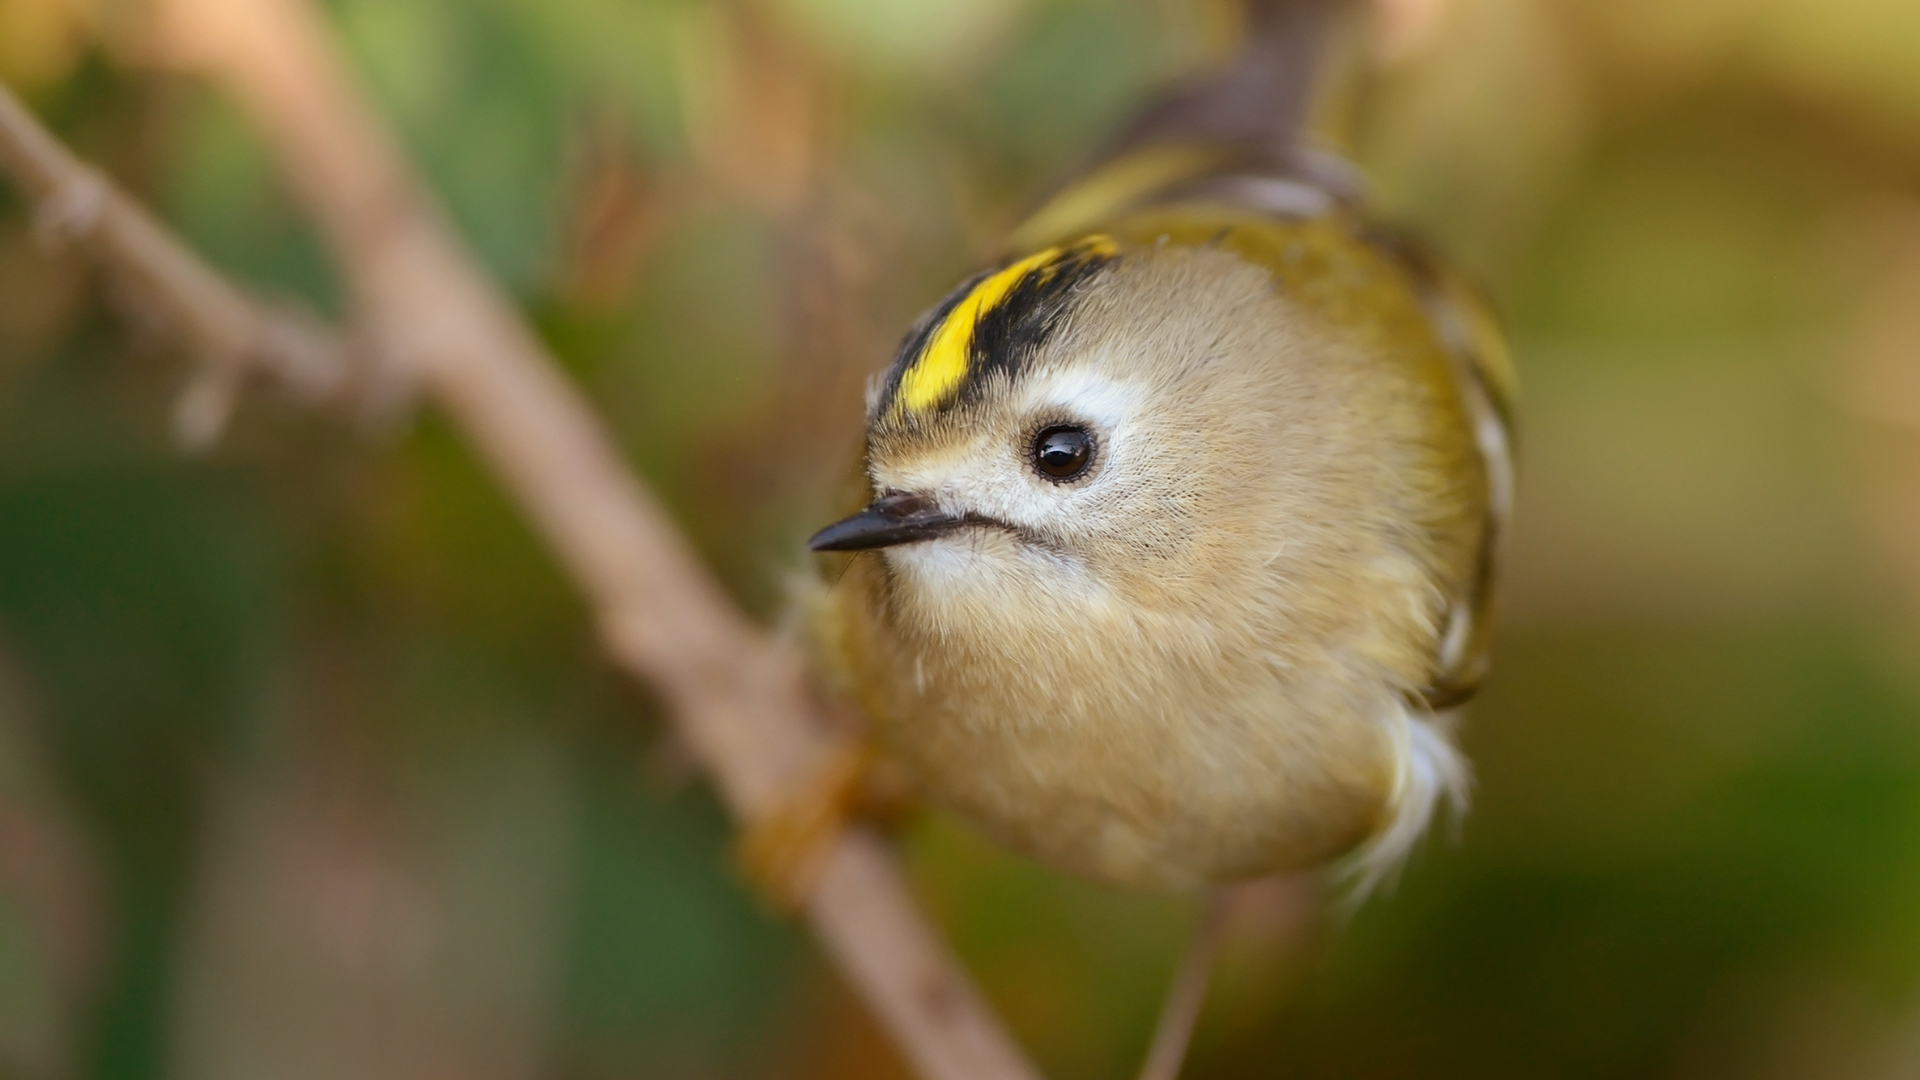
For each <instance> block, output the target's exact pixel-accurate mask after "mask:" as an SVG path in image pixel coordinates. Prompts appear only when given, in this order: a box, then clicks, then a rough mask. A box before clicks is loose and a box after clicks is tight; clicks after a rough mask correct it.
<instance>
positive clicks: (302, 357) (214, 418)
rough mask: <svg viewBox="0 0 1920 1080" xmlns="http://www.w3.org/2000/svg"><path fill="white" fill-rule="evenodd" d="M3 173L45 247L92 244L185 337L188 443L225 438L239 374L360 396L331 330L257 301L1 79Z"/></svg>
mask: <svg viewBox="0 0 1920 1080" xmlns="http://www.w3.org/2000/svg"><path fill="white" fill-rule="evenodd" d="M0 171H4V172H5V173H7V174H9V175H11V176H12V177H13V178H14V180H15V181H16V182H17V183H18V184H19V185H20V188H21V190H22V192H23V193H24V194H25V195H26V197H27V200H28V202H29V204H30V205H32V206H33V207H34V226H35V232H36V233H38V235H39V238H40V241H41V243H43V244H44V245H46V246H48V247H54V248H57V247H66V246H72V247H77V248H80V249H82V250H85V251H87V252H89V253H91V254H92V255H94V256H95V257H96V258H98V259H99V260H100V262H101V264H102V265H103V266H105V267H107V268H109V269H110V270H111V271H112V272H113V273H114V274H115V275H116V277H117V278H118V279H119V281H120V282H121V283H122V284H123V285H125V286H127V288H126V289H125V290H123V293H122V295H124V296H126V297H127V298H128V299H130V300H131V301H132V302H133V303H135V304H136V305H138V306H139V308H140V309H141V311H142V313H143V314H145V315H148V316H152V317H153V318H154V321H157V322H160V323H162V324H164V325H166V326H167V327H168V328H169V329H170V330H172V331H173V332H174V333H176V334H177V335H178V336H180V337H181V338H183V339H184V342H185V344H186V345H187V346H188V347H189V348H190V349H192V351H193V352H194V354H195V355H196V356H197V357H198V358H199V361H200V364H201V368H200V372H199V374H198V375H197V376H196V377H195V379H194V380H193V382H192V383H191V384H190V385H189V386H188V389H187V392H186V393H185V394H184V395H182V396H181V399H180V407H179V409H178V411H177V412H176V414H175V421H176V429H177V430H178V432H179V434H180V436H181V438H182V440H183V441H185V442H186V443H188V444H189V445H191V446H204V445H207V444H209V443H211V442H212V441H213V440H214V439H216V438H218V436H219V434H220V431H221V429H222V428H224V427H225V424H226V418H227V414H228V412H229V411H230V409H231V407H232V404H233V399H234V396H235V394H236V393H237V391H238V389H239V386H240V383H241V382H242V381H243V380H244V378H245V377H246V376H247V375H248V374H250V373H260V374H264V375H266V376H268V377H269V378H271V379H273V380H274V381H275V382H277V383H278V384H280V386H281V387H282V388H283V389H285V390H287V391H288V392H290V393H291V394H292V395H293V396H294V397H296V398H297V399H299V400H301V401H303V402H305V403H307V404H310V405H326V406H343V407H351V406H355V405H359V404H361V403H362V402H363V399H364V398H365V397H366V396H367V389H368V380H367V379H365V378H364V373H363V372H361V371H359V370H357V369H356V368H355V366H354V365H353V364H351V363H349V362H348V357H347V351H346V350H345V349H344V348H343V347H342V346H341V343H340V341H339V339H338V338H337V336H336V335H334V334H332V333H330V332H329V331H327V330H326V329H325V328H323V327H321V326H320V325H318V324H317V323H316V322H315V321H314V320H312V319H310V318H306V317H303V316H302V315H301V314H300V313H298V312H295V311H293V310H291V309H277V308H274V307H271V306H268V305H265V304H262V303H258V302H255V301H253V300H250V299H249V298H248V297H247V296H246V295H245V294H243V293H242V292H241V291H240V290H239V289H237V288H235V287H234V286H233V285H231V284H230V283H228V282H227V280H226V279H225V278H223V277H222V276H221V275H220V273H219V272H218V271H216V270H214V269H213V268H212V267H210V266H208V265H207V264H206V262H205V261H204V260H202V259H201V258H200V257H199V256H198V255H196V254H195V253H194V252H193V251H192V249H190V248H188V247H187V246H186V245H185V244H183V243H181V242H180V240H179V239H178V238H176V237H175V236H174V235H173V234H172V233H170V232H168V231H167V230H166V228H165V227H163V226H162V225H161V224H160V223H159V222H157V221H155V220H154V219H153V216H152V215H151V214H149V213H147V211H146V210H145V209H143V208H142V207H141V206H140V205H139V204H137V203H135V202H134V201H133V200H131V199H129V198H127V197H126V196H125V195H122V194H121V193H120V192H119V191H117V190H116V189H115V188H114V187H113V185H112V184H110V183H108V182H107V181H106V180H105V178H103V177H102V176H101V175H100V174H99V173H98V172H96V171H95V170H93V169H92V168H90V167H88V166H87V165H85V164H84V163H82V162H81V161H80V160H79V159H78V158H75V157H74V156H73V155H72V154H71V153H69V152H68V151H67V149H66V147H64V146H62V145H61V144H60V142H59V140H57V139H55V138H54V137H53V136H52V135H50V134H49V133H48V132H47V131H46V129H44V128H42V127H41V126H40V125H39V123H38V122H36V121H35V120H34V119H33V117H32V116H31V115H30V114H28V113H27V111H26V109H24V108H23V107H22V106H21V105H20V103H19V101H17V100H16V99H15V98H14V97H13V96H12V95H10V94H8V93H7V92H6V91H5V89H4V88H0Z"/></svg>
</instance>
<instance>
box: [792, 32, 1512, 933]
mask: <svg viewBox="0 0 1920 1080" xmlns="http://www.w3.org/2000/svg"><path fill="white" fill-rule="evenodd" d="M1355 7H1356V5H1354V4H1350V3H1345V2H1342V0H1248V2H1247V3H1246V4H1245V5H1244V14H1245V18H1244V25H1245V27H1246V34H1245V40H1244V44H1243V45H1242V47H1241V49H1240V51H1239V53H1238V54H1237V56H1236V57H1235V58H1234V59H1233V60H1232V61H1231V62H1229V63H1228V64H1226V65H1225V66H1224V67H1223V68H1221V69H1220V70H1219V71H1216V72H1214V73H1212V74H1209V75H1205V76H1202V77H1200V78H1198V79H1197V80H1194V81H1192V82H1190V83H1188V84H1186V85H1183V86H1180V87H1176V88H1175V89H1173V90H1172V91H1169V92H1167V93H1165V94H1164V95H1162V96H1161V97H1159V98H1158V99H1156V100H1154V101H1152V102H1150V103H1149V104H1148V105H1147V106H1146V107H1145V108H1143V109H1142V110H1141V111H1140V112H1139V113H1137V114H1136V116H1135V117H1134V118H1133V120H1132V121H1131V122H1130V123H1128V124H1126V125H1124V126H1123V127H1122V128H1121V130H1120V131H1119V132H1118V133H1117V134H1116V135H1115V136H1114V137H1112V138H1111V139H1110V140H1109V141H1108V142H1107V144H1106V145H1105V146H1104V147H1103V148H1102V149H1101V150H1100V151H1099V152H1097V153H1096V154H1095V155H1094V157H1093V159H1092V161H1091V162H1090V163H1089V164H1088V165H1087V166H1086V167H1085V168H1084V169H1083V170H1082V171H1081V172H1080V173H1079V174H1078V175H1076V176H1075V177H1073V178H1072V179H1070V180H1069V181H1068V182H1067V183H1065V184H1064V185H1062V186H1061V187H1060V188H1059V189H1057V190H1056V192H1055V193H1054V194H1052V195H1051V196H1050V197H1047V198H1045V199H1044V200H1042V201H1041V202H1040V203H1039V205H1038V208H1037V209H1036V210H1035V212H1033V213H1032V214H1031V215H1030V216H1029V217H1028V218H1027V219H1026V221H1025V222H1024V223H1023V224H1022V225H1020V226H1019V227H1017V228H1016V229H1014V230H1013V232H1012V234H1011V236H1010V237H1009V240H1008V243H1007V245H1006V248H1005V251H1004V252H1003V254H1002V255H1001V257H999V258H997V259H995V260H993V261H991V262H990V263H989V264H988V265H987V266H986V267H985V268H984V269H982V270H980V271H979V272H978V273H975V274H973V275H972V276H970V277H967V278H966V279H965V280H964V281H962V282H961V283H960V284H959V285H958V286H957V287H956V288H954V289H952V290H951V291H950V292H949V293H947V294H946V295H945V296H944V297H943V298H942V299H940V300H939V301H938V302H937V303H935V304H934V305H933V306H932V307H931V308H930V309H929V310H928V311H927V312H926V314H925V315H924V316H923V317H921V318H920V319H919V321H918V322H917V323H916V324H915V325H914V326H913V327H912V328H911V329H910V330H909V331H908V332H907V333H906V335H905V338H904V340H903V342H902V344H901V345H900V347H899V349H898V352H897V354H896V355H895V356H894V357H893V358H892V360H891V362H890V363H888V364H887V365H886V366H885V368H884V369H883V370H881V371H880V372H879V373H878V374H877V375H876V376H875V377H874V378H873V379H872V380H871V382H870V384H869V387H868V390H867V396H866V410H865V419H864V424H865V427H864V439H863V446H862V449H861V454H860V460H859V466H858V472H859V476H860V479H861V488H862V491H861V495H860V498H859V499H858V500H856V504H857V505H858V509H857V510H856V511H855V512H853V513H851V514H850V515H848V516H845V517H843V518H841V519H839V520H837V521H834V522H833V523H831V524H829V525H827V526H826V527H824V528H822V529H820V530H819V531H818V532H817V533H816V534H814V535H813V536H812V538H811V540H810V541H809V545H808V546H809V547H810V548H811V549H812V550H813V551H815V552H822V553H828V554H827V556H826V557H827V558H830V559H835V560H838V562H839V563H840V565H838V566H835V567H831V568H830V569H831V571H832V572H831V573H830V574H829V575H826V576H825V577H823V578H822V579H821V580H822V584H821V585H820V587H819V588H817V589H816V590H815V591H814V593H813V594H812V595H811V596H810V597H809V599H808V600H807V601H806V603H807V607H808V610H809V612H810V614H809V621H810V624H811V627H812V631H811V633H812V638H813V640H814V642H815V649H816V652H817V654H818V655H819V657H820V663H821V665H822V666H823V668H824V669H825V670H826V671H827V673H828V681H829V682H830V683H831V684H832V685H834V686H835V687H837V688H839V689H840V690H841V691H843V692H844V693H845V694H846V695H847V696H848V697H850V698H851V699H852V700H853V701H854V702H855V703H856V704H857V705H858V707H859V709H860V711H861V712H862V713H863V714H864V716H865V718H866V720H867V723H868V730H869V732H870V735H869V738H870V740H871V743H872V744H873V746H874V747H875V749H874V751H873V753H874V754H877V755H878V756H879V757H881V758H884V759H885V760H886V761H887V762H889V763H891V766H892V767H895V768H897V769H898V770H899V771H900V773H901V774H902V775H903V776H904V777H905V780H906V783H907V785H908V786H909V788H910V790H911V791H912V792H913V793H914V794H915V795H916V796H919V797H922V798H924V799H925V800H927V801H929V802H931V803H933V804H934V805H936V806H939V807H943V808H945V809H946V810H948V811H950V812H952V813H953V814H955V815H957V816H958V817H959V818H961V819H962V820H964V821H966V822H968V823H970V824H971V825H972V826H974V827H975V828H977V829H978V830H980V831H981V832H984V833H985V834H987V835H988V836H990V837H992V838H993V839H995V840H997V841H998V842H999V843H1001V844H1003V845H1004V846H1005V847H1007V848H1010V849H1012V850H1014V851H1016V852H1019V853H1022V854H1024V855H1026V856H1029V857H1031V858H1033V859H1036V860H1038V861H1039V862H1041V863H1043V864H1046V865H1048V866H1050V867H1054V868H1056V869H1059V870H1061V871H1065V872H1068V873H1071V874H1076V875H1079V876H1082V877H1086V878H1091V879H1093V880H1096V881H1099V882H1103V883H1107V884H1110V885H1113V886H1118V887H1122V888H1132V889H1148V890H1170V891H1192V890H1201V889H1205V888H1208V887H1213V886H1221V885H1225V884H1228V883H1232V882H1238V881H1245V880H1249V879H1255V878H1260V877H1264V876H1269V875H1274V874H1283V873H1290V872H1296V871H1302V870H1307V869H1312V868H1317V867H1323V866H1329V865H1337V866H1339V867H1341V868H1342V869H1343V870H1344V872H1345V873H1346V874H1347V875H1348V876H1349V878H1350V880H1351V881H1352V883H1353V886H1352V887H1353V890H1354V892H1355V893H1356V894H1357V895H1364V894H1365V893H1366V892H1368V891H1370V890H1371V889H1373V888H1374V887H1375V886H1376V885H1378V884H1379V883H1380V882H1382V881H1383V880H1387V879H1389V878H1391V877H1392V876H1393V875H1394V874H1395V873H1396V872H1397V868H1398V867H1399V866H1400V865H1401V864H1402V863H1403V862H1404V860H1405V859H1406V858H1407V856H1408V853H1409V852H1410V851H1411V850H1413V848H1414V847H1415V845H1416V843H1417V841H1418V840H1419V838H1420V837H1421V836H1422V835H1423V834H1424V833H1425V832H1426V831H1427V829H1428V826H1429V823H1430V822H1431V821H1432V820H1433V819H1434V817H1435V815H1436V813H1437V811H1438V808H1439V807H1441V806H1442V805H1443V804H1448V803H1451V804H1453V805H1454V806H1455V807H1457V808H1459V809H1461V810H1464V804H1465V801H1466V797H1467V792H1468V787H1469V783H1470V769H1469V766H1468V763H1467V761H1466V759H1465V758H1464V756H1463V755H1462V753H1461V751H1460V750H1459V748H1458V746H1457V743H1456V740H1455V727H1456V719H1457V717H1458V715H1459V712H1460V710H1461V708H1462V707H1463V706H1464V705H1465V703H1466V702H1467V701H1468V699H1470V698H1471V697H1472V696H1473V694H1474V692H1475V691H1476V689H1477V688H1478V687H1479V686H1480V684H1481V682H1482V681H1483V679H1484V677H1485V675H1486V672H1487V669H1488V657H1489V652H1490V639H1491V606H1492V597H1493V585H1494V578H1495V571H1496V568H1497V562H1498V552H1499V548H1500V544H1501V538H1502V536H1503V535H1504V533H1505V531H1506V528H1507V522H1508V519H1509V516H1510V513H1511V503H1512V492H1513V472H1514V465H1513V423H1514V411H1513V410H1514V402H1515V397H1516V395H1515V379H1514V375H1513V370H1512V365H1511V362H1510V359H1509V357H1508V354H1507V351H1506V347H1505V345H1504V342H1503V339H1502V337H1501V334H1500V331H1499V328H1498V324H1497V321H1496V320H1495V318H1494V317H1493V315H1492V312H1491V307H1490V305H1489V304H1488V303H1487V302H1486V301H1485V300H1484V298H1483V297H1482V296H1481V294H1480V293H1479V291H1478V290H1477V289H1475V288H1474V287H1473V286H1471V285H1470V284H1468V283H1467V282H1466V281H1465V280H1464V278H1462V277H1461V276H1460V275H1458V274H1455V273H1453V272H1452V271H1450V270H1449V269H1447V268H1446V267H1445V265H1444V264H1443V263H1442V262H1440V261H1439V260H1438V259H1436V258H1435V257H1434V256H1433V255H1431V254H1430V253H1429V252H1428V251H1426V250H1425V249H1424V248H1423V247H1422V246H1421V245H1420V244H1418V243H1417V242H1415V241H1412V240H1410V239H1409V238H1408V237H1407V235H1406V234H1404V233H1403V232H1401V231H1398V230H1396V229H1394V228H1392V227H1390V226H1389V225H1387V224H1385V223H1382V222H1381V221H1379V220H1377V219H1376V218H1375V217H1374V216H1373V215H1372V214H1371V213H1370V212H1369V211H1368V209H1367V206H1366V203H1365V198H1364V185H1363V182H1362V181H1361V180H1360V178H1359V175H1358V173H1357V171H1356V170H1355V169H1354V168H1353V167H1352V166H1351V165H1349V164H1347V163H1346V162H1345V161H1344V160H1342V159H1341V158H1339V157H1338V156H1337V155H1335V154H1334V153H1333V152H1331V151H1330V150H1328V149H1326V148H1325V147H1324V146H1322V145H1320V144H1319V143H1317V142H1316V141H1315V140H1314V138H1313V137H1312V135H1311V133H1310V130H1309V129H1310V121H1311V120H1312V118H1313V117H1314V116H1315V115H1316V112H1317V111H1318V110H1322V109H1324V107H1325V105H1324V103H1325V101H1326V99H1327V96H1328V95H1329V94H1330V93H1333V92H1335V91H1330V90H1329V89H1328V87H1329V84H1330V82H1332V81H1333V80H1332V79H1331V77H1330V76H1329V75H1328V74H1327V71H1326V70H1325V69H1327V68H1330V67H1333V66H1336V65H1335V64H1334V63H1333V61H1331V60H1330V59H1329V57H1330V55H1331V54H1332V53H1333V52H1334V51H1336V50H1337V48H1338V43H1339V42H1340V41H1343V40H1346V38H1347V36H1350V35H1348V32H1347V29H1346V28H1348V27H1350V26H1351V24H1352V20H1353V18H1354V17H1355V12H1354V8H1355ZM829 582H830V583H829ZM859 771H860V770H857V769H854V770H839V771H837V772H835V776H836V777H837V780H836V781H835V782H836V783H840V784H844V782H845V781H847V779H848V777H851V776H853V775H855V774H856V773H858V772H859Z"/></svg>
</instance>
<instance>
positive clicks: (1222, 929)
mask: <svg viewBox="0 0 1920 1080" xmlns="http://www.w3.org/2000/svg"><path fill="white" fill-rule="evenodd" d="M1235 888H1236V887H1235V886H1232V885H1216V886H1214V887H1213V888H1212V889H1210V890H1208V892H1207V899H1206V904H1205V906H1204V907H1203V908H1201V911H1200V921H1199V923H1198V924H1196V925H1195V926H1194V928H1193V936H1192V937H1191V938H1189V939H1188V941H1187V951H1186V953H1185V954H1184V955H1183V956H1181V958H1180V969H1179V971H1177V972H1176V973H1175V974H1174V977H1173V985H1172V986H1171V987H1169V988H1168V989H1167V1000H1166V1002H1165V1003H1164V1004H1163V1005H1161V1007H1160V1022H1159V1023H1158V1024H1156V1025H1154V1029H1153V1042H1152V1043H1150V1044H1148V1046H1147V1057H1146V1062H1145V1063H1144V1064H1142V1065H1141V1066H1140V1080H1179V1076H1180V1066H1181V1064H1182V1063H1184V1062H1185V1061H1186V1060H1187V1043H1188V1042H1190V1041H1191V1040H1192V1039H1193V1028H1194V1024H1195V1023H1197V1022H1198V1021H1199V1019H1200V1006H1201V1005H1203V1004H1205V1002H1206V1000H1207V984H1208V983H1210V982H1212V981H1213V965H1214V961H1215V960H1217V959H1218V958H1219V955H1220V943H1221V942H1222V941H1224V940H1225V939H1226V936H1227V923H1228V922H1229V921H1231V918H1232V915H1233V906H1234V903H1233V902H1234V898H1235Z"/></svg>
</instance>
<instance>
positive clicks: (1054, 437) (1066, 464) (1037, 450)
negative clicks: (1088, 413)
mask: <svg viewBox="0 0 1920 1080" xmlns="http://www.w3.org/2000/svg"><path fill="white" fill-rule="evenodd" d="M1091 464H1093V436H1092V435H1089V434H1087V429H1086V428H1080V427H1066V426H1061V427H1050V428H1048V429H1046V430H1045V431H1042V432H1041V433H1040V434H1038V435H1036V436H1034V438H1033V467H1034V468H1035V469H1038V470H1039V471H1040V475H1041V476H1044V477H1046V478H1047V479H1049V480H1072V479H1074V478H1075V477H1077V476H1079V475H1080V474H1081V473H1084V472H1086V471H1087V466H1088V465H1091Z"/></svg>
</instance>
